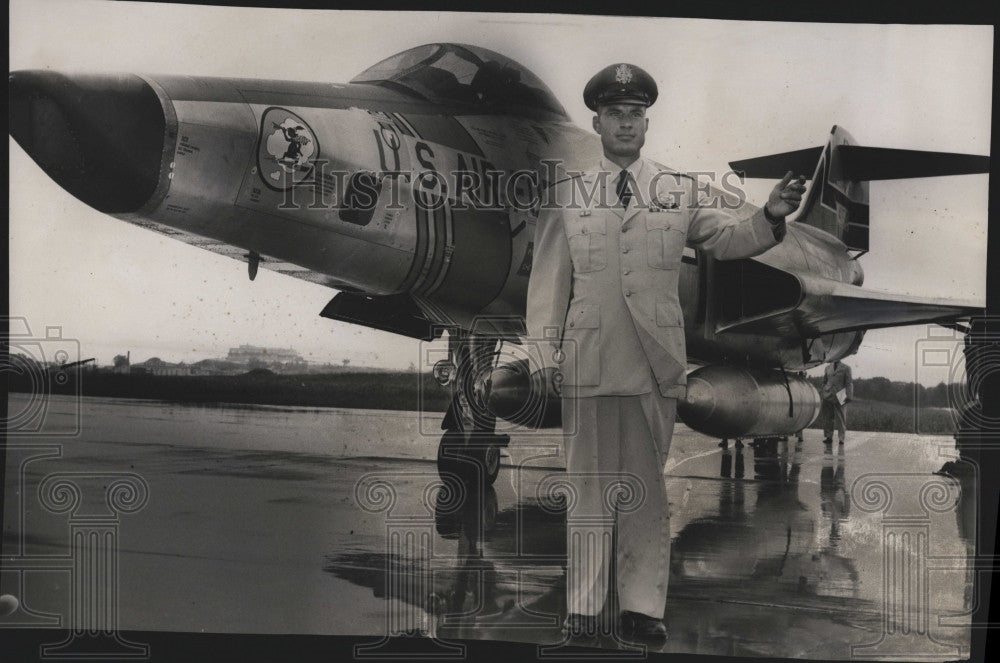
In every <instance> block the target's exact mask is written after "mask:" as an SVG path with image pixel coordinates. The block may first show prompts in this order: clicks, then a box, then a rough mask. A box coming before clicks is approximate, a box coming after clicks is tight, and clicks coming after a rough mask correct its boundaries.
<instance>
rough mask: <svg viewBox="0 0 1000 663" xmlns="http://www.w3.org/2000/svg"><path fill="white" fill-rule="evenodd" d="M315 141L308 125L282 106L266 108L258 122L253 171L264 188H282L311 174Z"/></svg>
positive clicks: (290, 185) (317, 153) (314, 158)
mask: <svg viewBox="0 0 1000 663" xmlns="http://www.w3.org/2000/svg"><path fill="white" fill-rule="evenodd" d="M318 157H319V143H318V142H317V140H316V135H315V134H314V133H313V131H312V129H310V128H309V125H308V124H306V123H305V121H304V120H303V119H302V118H300V117H299V116H297V115H295V113H292V112H291V111H289V110H285V109H284V108H269V109H267V110H266V111H265V112H264V115H263V116H262V117H261V122H260V145H259V147H258V149H257V172H259V173H260V177H261V179H262V180H263V181H264V184H266V185H267V186H268V187H270V188H272V189H275V190H278V191H283V190H285V189H288V188H289V187H292V186H295V185H296V184H299V183H300V182H302V181H304V180H306V179H308V178H309V176H310V175H312V171H313V167H314V164H315V162H316V159H317V158H318Z"/></svg>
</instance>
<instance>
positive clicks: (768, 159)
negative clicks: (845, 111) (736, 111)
mask: <svg viewBox="0 0 1000 663" xmlns="http://www.w3.org/2000/svg"><path fill="white" fill-rule="evenodd" d="M729 167H730V168H732V169H733V170H735V171H738V172H743V174H744V176H745V177H759V178H767V179H781V178H782V177H784V175H785V173H786V172H788V171H789V170H791V171H794V172H795V173H808V172H812V173H813V176H812V180H813V186H811V187H810V188H809V193H808V194H807V195H806V199H805V201H803V204H802V211H801V212H800V213H799V216H798V221H799V222H800V223H805V224H807V225H810V226H814V227H816V228H819V229H820V230H823V231H825V232H828V233H830V234H831V235H833V236H835V237H837V238H839V239H840V240H841V241H843V242H844V244H846V245H847V248H848V249H851V250H856V251H862V252H864V251H867V250H868V182H869V181H871V180H889V179H902V178H910V177H939V176H942V175H971V174H975V173H988V172H989V170H990V158H989V157H983V156H977V155H974V154H951V153H947V152H921V151H918V150H896V149H889V148H883V147H862V146H860V145H857V144H855V141H854V139H853V138H851V135H850V134H849V133H847V131H845V130H844V129H842V128H840V127H838V126H834V127H833V129H832V130H831V131H830V140H829V141H828V142H827V144H826V146H825V147H810V148H807V149H804V150H796V151H794V152H783V153H781V154H771V155H769V156H765V157H757V158H754V159H743V160H741V161H731V162H730V163H729ZM817 183H818V184H819V186H816V184H817Z"/></svg>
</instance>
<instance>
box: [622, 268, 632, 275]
mask: <svg viewBox="0 0 1000 663" xmlns="http://www.w3.org/2000/svg"><path fill="white" fill-rule="evenodd" d="M631 273H632V270H631V269H626V270H625V271H624V272H622V274H624V275H625V276H628V275H629V274H631Z"/></svg>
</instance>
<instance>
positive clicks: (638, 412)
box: [527, 63, 804, 647]
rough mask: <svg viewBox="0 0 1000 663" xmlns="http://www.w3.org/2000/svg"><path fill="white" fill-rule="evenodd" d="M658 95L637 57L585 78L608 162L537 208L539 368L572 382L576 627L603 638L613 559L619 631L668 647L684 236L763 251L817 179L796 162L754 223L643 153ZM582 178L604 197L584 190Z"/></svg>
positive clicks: (568, 397) (568, 399)
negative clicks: (801, 172)
mask: <svg viewBox="0 0 1000 663" xmlns="http://www.w3.org/2000/svg"><path fill="white" fill-rule="evenodd" d="M656 97H657V88H656V83H655V82H654V80H653V78H652V77H651V76H650V75H649V74H648V73H646V72H645V71H643V70H642V69H640V68H639V67H636V66H634V65H630V64H625V63H622V64H614V65H611V66H609V67H607V68H605V69H603V70H602V71H600V72H598V73H597V74H596V75H595V76H594V77H593V78H592V79H591V80H590V82H589V83H587V86H586V88H585V90H584V93H583V98H584V102H585V103H586V105H587V107H588V108H590V109H591V110H593V111H594V112H595V113H596V115H595V116H594V119H593V127H594V130H595V131H596V132H597V133H598V134H599V135H600V137H601V143H602V145H603V149H604V158H603V159H601V160H600V162H599V163H597V164H594V166H593V168H591V169H590V170H588V171H586V172H584V173H582V174H581V175H579V177H578V178H572V177H571V178H569V179H566V180H564V181H562V182H561V183H559V184H557V185H556V187H557V188H556V189H554V190H553V191H552V192H550V193H554V195H555V199H556V201H557V202H558V204H556V205H545V206H543V210H542V212H541V214H540V215H539V218H538V223H537V227H536V229H535V239H534V242H535V248H534V257H533V262H532V271H531V277H530V282H529V286H528V302H527V329H528V333H529V336H530V337H532V338H534V339H545V340H542V341H541V347H542V349H543V351H542V353H541V354H542V355H544V356H543V358H542V362H543V365H542V367H541V368H540V369H539V370H538V371H537V372H536V373H535V374H534V376H533V377H534V379H535V380H536V382H537V383H538V384H542V385H548V388H550V389H555V390H556V391H561V394H562V409H563V428H564V431H565V433H564V439H565V453H566V464H567V480H568V481H569V484H570V486H571V488H572V493H573V496H572V498H571V499H570V500H569V501H568V502H567V536H568V541H567V544H568V545H567V554H568V560H567V583H566V584H567V587H566V598H567V613H568V615H567V619H566V622H565V625H564V626H565V630H566V631H567V632H568V634H569V635H570V636H571V638H573V639H575V640H577V641H579V640H581V639H582V640H583V641H584V642H589V643H590V644H596V643H597V642H599V639H598V637H597V632H598V622H597V615H598V614H599V613H601V611H602V609H603V608H604V603H605V599H606V595H607V585H608V578H609V570H610V565H611V564H612V563H615V564H616V566H615V570H616V573H617V580H618V583H617V584H618V588H617V589H618V596H619V606H620V609H621V613H620V615H619V616H618V625H617V629H618V633H619V635H620V636H621V637H623V638H624V639H625V640H626V641H629V642H637V643H643V644H648V645H651V646H655V647H658V646H662V644H663V643H664V642H665V640H666V637H667V631H666V627H665V625H664V623H663V621H662V618H663V616H664V611H665V607H666V597H667V575H668V569H669V555H670V524H669V515H668V511H667V509H668V505H667V495H666V488H665V485H664V480H663V470H664V464H665V462H666V458H667V453H668V451H669V449H670V439H671V436H672V434H673V427H674V417H675V412H676V408H677V399H678V398H681V397H683V396H684V395H685V391H686V387H685V369H686V365H687V364H686V359H687V357H686V352H685V346H684V321H683V319H682V317H681V307H680V301H679V296H678V274H679V268H680V266H681V257H682V253H683V250H684V247H685V246H690V247H694V248H696V249H701V250H703V251H705V252H707V253H709V254H711V255H713V256H714V257H716V258H719V259H733V258H745V257H749V256H754V255H757V254H760V253H763V252H764V251H766V250H767V249H769V248H771V247H772V246H775V245H776V244H777V243H778V242H780V241H781V239H782V238H783V237H784V234H785V223H784V217H785V216H786V215H788V214H790V213H791V212H793V211H794V210H795V209H797V207H798V205H799V203H800V201H801V196H802V192H803V191H804V185H803V182H804V178H802V177H801V176H800V177H799V178H797V179H795V180H793V179H792V173H791V172H789V173H788V174H787V175H786V176H785V178H784V179H783V180H782V181H781V182H780V183H779V184H778V185H777V186H776V187H775V188H774V190H773V191H772V192H771V194H770V197H769V198H768V202H767V204H766V205H765V207H764V208H763V209H761V210H758V211H757V212H755V213H753V214H752V215H750V216H746V218H742V219H740V218H735V217H733V216H731V215H730V214H728V213H726V212H723V211H721V210H720V209H718V208H717V207H718V206H717V205H712V204H711V201H708V200H705V199H702V198H699V197H698V196H697V193H698V192H697V190H696V189H695V187H694V186H693V185H694V182H693V180H692V179H691V178H688V177H685V176H683V175H681V174H679V173H675V172H673V171H668V170H665V169H661V168H660V167H659V166H657V165H655V164H654V163H653V162H651V161H648V160H646V159H644V158H641V157H640V150H641V148H642V146H643V143H644V142H645V135H646V129H647V127H648V124H649V120H648V119H647V118H646V109H647V108H648V107H649V106H650V105H652V104H653V102H655V101H656ZM574 180H579V181H574ZM583 190H588V191H591V192H593V193H594V194H596V195H594V196H593V197H592V198H591V197H588V196H582V197H581V196H576V198H577V199H576V200H575V201H574V200H573V196H574V191H576V192H579V191H583ZM560 385H561V387H560ZM595 523H596V524H595ZM612 541H617V543H616V544H615V546H614V547H615V549H614V550H612V549H611V547H612V545H611V542H612Z"/></svg>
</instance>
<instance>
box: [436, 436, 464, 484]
mask: <svg viewBox="0 0 1000 663" xmlns="http://www.w3.org/2000/svg"><path fill="white" fill-rule="evenodd" d="M462 437H463V436H462V434H461V433H459V432H456V431H448V432H447V433H445V434H444V435H442V436H441V442H439V443H438V452H437V468H438V475H439V476H440V477H441V479H442V480H444V481H449V480H451V479H452V478H453V477H452V476H450V475H458V477H459V478H460V479H463V480H464V478H465V475H466V474H467V473H468V472H467V471H466V470H467V469H468V463H466V462H465V461H464V459H463V457H462V452H461V450H462V448H463V447H464V446H465V444H464V441H463V439H462Z"/></svg>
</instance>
